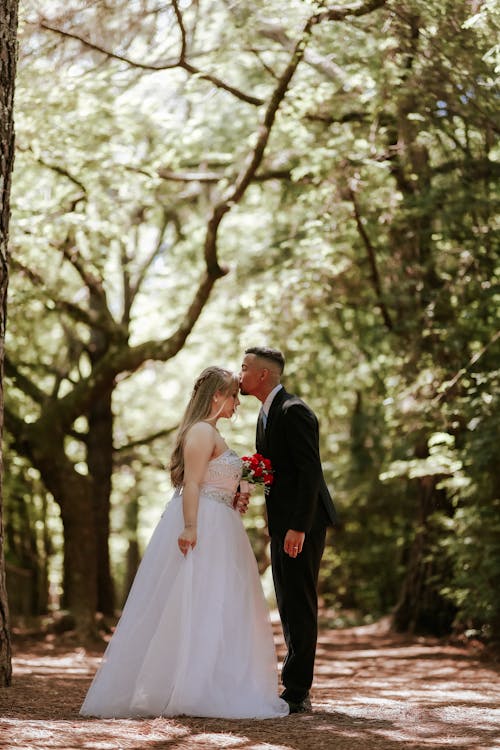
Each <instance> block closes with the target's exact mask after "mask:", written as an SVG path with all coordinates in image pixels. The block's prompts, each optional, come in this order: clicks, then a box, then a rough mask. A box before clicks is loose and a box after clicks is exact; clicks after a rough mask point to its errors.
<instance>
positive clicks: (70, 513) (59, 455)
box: [31, 424, 97, 637]
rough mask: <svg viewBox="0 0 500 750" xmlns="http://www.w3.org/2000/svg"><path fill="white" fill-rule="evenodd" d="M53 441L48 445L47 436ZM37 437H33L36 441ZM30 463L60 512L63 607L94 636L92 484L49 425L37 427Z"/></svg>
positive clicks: (84, 631)
mask: <svg viewBox="0 0 500 750" xmlns="http://www.w3.org/2000/svg"><path fill="white" fill-rule="evenodd" d="M49 434H50V435H51V436H52V440H51V441H50V442H49V441H47V439H46V437H45V438H44V436H46V435H49ZM34 437H35V436H34V435H31V439H32V440H33V438H34ZM31 460H32V463H33V465H34V466H36V468H37V469H38V470H39V472H40V474H41V477H42V481H43V483H44V484H45V486H46V487H47V489H48V490H49V492H51V493H52V495H53V497H54V500H55V501H56V502H57V504H58V505H59V507H60V509H61V519H62V523H63V527H64V598H63V606H64V607H65V608H66V609H68V610H69V611H70V612H71V614H72V615H73V616H74V618H75V625H76V628H77V630H78V631H79V632H80V633H81V634H82V636H84V637H93V636H94V635H95V612H96V605H97V544H96V535H95V524H94V514H93V505H92V495H91V481H90V480H89V478H88V477H87V476H83V475H81V474H79V473H78V472H77V471H75V469H74V467H73V464H72V463H71V461H69V459H68V458H67V456H66V454H65V452H64V443H63V438H61V437H58V436H56V434H55V430H54V429H50V427H49V426H48V425H45V426H43V425H40V424H39V425H37V428H36V448H35V449H34V450H33V451H32V453H31Z"/></svg>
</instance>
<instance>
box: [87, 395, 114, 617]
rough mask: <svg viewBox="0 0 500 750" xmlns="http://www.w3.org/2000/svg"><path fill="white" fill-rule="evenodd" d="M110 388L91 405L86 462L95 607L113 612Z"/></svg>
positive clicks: (111, 419) (100, 610)
mask: <svg viewBox="0 0 500 750" xmlns="http://www.w3.org/2000/svg"><path fill="white" fill-rule="evenodd" d="M111 399H112V390H111V389H110V390H108V391H107V392H106V393H105V394H104V396H102V397H101V398H99V399H98V400H97V401H95V403H94V404H93V405H92V407H91V409H90V411H89V416H88V425H89V432H88V439H87V465H88V469H89V474H90V476H91V480H92V484H91V487H92V504H93V509H94V521H95V530H96V545H97V609H98V611H99V612H102V613H103V614H105V615H113V613H114V599H115V596H114V586H113V579H112V577H111V565H110V558H109V533H110V519H109V515H110V506H111V503H110V496H111V476H112V471H113V413H112V409H111Z"/></svg>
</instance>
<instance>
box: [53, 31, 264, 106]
mask: <svg viewBox="0 0 500 750" xmlns="http://www.w3.org/2000/svg"><path fill="white" fill-rule="evenodd" d="M40 28H42V29H45V30H46V31H51V32H52V33H53V34H59V35H60V36H63V37H66V38H67V39H75V40H76V41H78V42H80V43H81V44H84V45H85V46H86V47H88V48H89V49H92V50H94V52H99V53H100V54H101V55H106V57H109V58H111V59H113V60H118V61H119V62H123V63H125V64H126V65H129V66H130V67H132V68H139V69H140V70H148V71H152V72H153V71H159V70H173V69H174V68H182V69H183V70H185V71H186V72H187V73H190V74H191V75H195V76H198V78H201V79H203V80H204V81H209V82H210V83H213V84H214V86H216V87H217V88H220V89H224V91H227V92H228V93H230V94H232V95H233V96H235V97H236V98H237V99H240V100H241V101H244V102H247V104H253V105H254V106H255V107H260V106H261V105H262V104H264V100H263V99H260V98H258V97H256V96H251V95H250V94H246V93H245V92H244V91H241V90H240V89H238V88H236V87H235V86H231V85H230V84H229V83H226V82H225V81H223V80H221V79H220V78H218V77H217V76H214V75H212V74H211V73H205V72H204V71H202V70H201V69H200V68H197V67H195V66H194V65H192V64H191V63H189V62H188V61H187V60H186V59H185V58H182V57H179V58H178V59H176V60H170V61H167V62H164V63H141V62H138V61H137V60H131V59H130V58H129V57H125V56H124V55H119V54H117V53H116V52H112V50H108V49H106V48H104V47H101V46H99V45H97V44H93V43H92V42H90V41H89V40H88V39H85V38H84V37H82V36H80V35H79V34H75V33H73V32H71V31H64V29H59V28H57V27H55V26H51V25H50V24H48V23H46V22H43V21H42V22H41V23H40Z"/></svg>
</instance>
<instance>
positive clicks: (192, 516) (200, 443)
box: [178, 422, 215, 555]
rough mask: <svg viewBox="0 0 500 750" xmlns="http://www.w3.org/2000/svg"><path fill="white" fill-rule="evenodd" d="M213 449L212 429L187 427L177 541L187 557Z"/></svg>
mask: <svg viewBox="0 0 500 750" xmlns="http://www.w3.org/2000/svg"><path fill="white" fill-rule="evenodd" d="M214 447H215V438H214V431H213V428H212V427H210V425H208V424H204V423H201V422H199V423H197V424H195V425H193V426H192V427H191V429H190V430H189V432H188V433H187V435H186V438H185V441H184V482H183V485H184V489H183V492H182V510H183V514H184V529H183V531H182V532H181V534H180V535H179V538H178V544H179V549H180V550H181V552H182V553H183V555H186V554H187V552H188V550H189V549H190V547H193V548H194V547H195V545H196V541H197V520H198V502H199V497H200V486H201V483H202V481H203V477H204V476H205V472H206V470H207V465H208V462H209V460H210V457H211V456H212V454H213V452H214Z"/></svg>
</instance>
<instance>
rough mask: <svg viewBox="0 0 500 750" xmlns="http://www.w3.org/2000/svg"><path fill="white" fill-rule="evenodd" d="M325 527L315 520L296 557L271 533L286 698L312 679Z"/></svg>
mask: <svg viewBox="0 0 500 750" xmlns="http://www.w3.org/2000/svg"><path fill="white" fill-rule="evenodd" d="M325 537H326V527H325V525H324V524H322V523H321V524H319V523H318V524H315V526H313V528H312V529H311V531H309V532H308V533H307V534H306V538H305V541H304V546H303V549H302V552H301V553H300V554H299V555H298V556H297V557H295V558H292V557H290V556H289V555H287V554H286V553H285V551H284V549H283V543H284V536H282V535H281V534H273V536H272V537H271V563H272V571H273V580H274V588H275V591H276V600H277V603H278V609H279V613H280V618H281V624H282V626H283V635H284V637H285V643H286V646H287V650H288V653H287V655H286V658H285V661H284V663H283V669H282V672H281V681H282V683H283V685H284V686H285V689H286V698H287V700H291V701H294V702H295V701H297V702H299V701H301V700H302V699H303V698H304V697H305V696H306V695H307V693H308V691H309V688H310V687H311V685H312V681H313V672H314V659H315V656H316V642H317V638H318V594H317V585H318V575H319V567H320V563H321V557H322V555H323V551H324V548H325Z"/></svg>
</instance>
